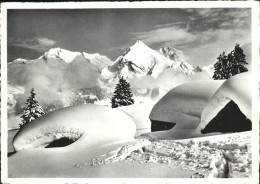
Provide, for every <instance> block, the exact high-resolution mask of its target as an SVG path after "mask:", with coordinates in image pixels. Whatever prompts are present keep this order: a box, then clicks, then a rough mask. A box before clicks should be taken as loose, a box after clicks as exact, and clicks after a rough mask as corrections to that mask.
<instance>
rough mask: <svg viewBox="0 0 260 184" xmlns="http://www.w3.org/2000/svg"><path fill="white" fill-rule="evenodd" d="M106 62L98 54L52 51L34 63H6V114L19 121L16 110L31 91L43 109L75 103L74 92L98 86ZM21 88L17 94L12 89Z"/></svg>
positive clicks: (104, 58)
mask: <svg viewBox="0 0 260 184" xmlns="http://www.w3.org/2000/svg"><path fill="white" fill-rule="evenodd" d="M102 61H104V63H103V62H102ZM109 62H110V60H109V59H108V58H107V57H105V56H101V55H99V54H93V55H92V54H87V53H80V52H71V51H68V50H65V49H60V48H54V49H51V50H50V51H48V52H46V53H45V54H44V55H43V56H41V57H39V58H37V59H34V60H24V59H20V58H19V59H16V60H14V61H13V62H10V63H8V66H7V69H8V84H9V86H8V96H9V98H8V104H9V106H8V108H9V110H8V111H9V113H11V112H12V113H13V114H12V115H11V114H10V117H11V116H17V118H15V120H19V119H20V118H19V116H20V115H19V114H16V113H18V112H21V111H20V110H18V111H17V110H15V109H22V106H23V105H24V103H25V100H26V98H27V97H28V96H27V95H28V93H27V92H28V91H30V90H31V89H32V88H34V89H35V91H36V96H37V99H38V100H39V103H40V104H41V105H42V106H43V107H44V108H46V109H52V110H53V109H55V108H60V107H63V106H68V105H70V104H76V103H78V102H77V101H78V100H79V99H78V97H77V96H78V95H77V94H74V93H73V92H74V91H76V90H78V89H85V88H87V89H90V88H92V87H95V86H97V85H99V75H100V70H102V69H103V67H105V66H107V63H109ZM20 87H21V88H23V89H24V90H23V91H22V93H19V95H16V94H15V91H14V90H12V89H15V88H20ZM46 95H47V96H48V98H46ZM90 96H91V95H90ZM73 100H75V102H72V101H73ZM80 100H81V101H82V100H83V99H80ZM13 123H14V124H17V125H18V124H19V123H16V122H13ZM11 127H13V126H12V125H11Z"/></svg>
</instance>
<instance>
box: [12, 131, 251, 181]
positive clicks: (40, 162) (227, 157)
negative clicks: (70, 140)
mask: <svg viewBox="0 0 260 184" xmlns="http://www.w3.org/2000/svg"><path fill="white" fill-rule="evenodd" d="M12 136H14V134H13V133H10V137H9V140H11V139H12ZM250 142H251V132H242V133H234V134H225V135H218V136H212V137H200V138H193V139H183V140H154V139H152V138H150V137H145V136H139V137H137V142H135V143H132V144H131V143H128V144H125V145H120V144H117V145H113V146H108V147H102V148H96V149H90V150H87V151H86V150H85V151H84V152H82V151H81V150H82V149H80V150H78V151H77V153H76V156H75V155H74V158H73V157H67V156H65V157H66V158H65V157H64V156H61V155H60V150H59V149H58V148H52V152H53V153H52V154H54V156H50V158H48V159H43V157H42V156H43V155H42V154H41V153H40V152H42V151H43V150H42V149H38V151H37V150H31V151H27V152H25V151H24V153H22V152H23V151H22V152H21V153H20V152H18V153H16V154H15V155H16V156H15V155H13V156H11V157H9V158H10V159H11V160H12V161H9V165H10V166H11V169H10V170H9V177H64V178H65V177H86V178H92V177H95V178H106V177H120V178H124V177H136V178H141V177H142V178H144V177H147V178H150V177H152V178H157V177H163V178H189V177H191V178H204V177H214V178H215V177H229V178H248V177H251V174H252V167H251V166H252V165H251V164H252V158H251V153H252V150H251V144H250ZM46 149H47V148H46ZM48 149H51V148H48ZM48 149H47V150H48ZM55 149H56V150H55ZM9 151H12V150H11V149H10V150H9ZM19 154H20V155H19ZM18 155H19V156H18ZM10 159H9V160H10ZM28 160H30V162H28ZM14 162H16V164H15V165H16V167H14V166H12V164H14ZM18 162H19V163H20V164H22V165H20V166H18V165H17V163H18ZM57 164H58V165H57ZM13 168H16V169H22V170H19V172H18V171H17V170H14V169H13ZM41 170H44V172H40V171H41Z"/></svg>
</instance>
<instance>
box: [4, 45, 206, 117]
mask: <svg viewBox="0 0 260 184" xmlns="http://www.w3.org/2000/svg"><path fill="white" fill-rule="evenodd" d="M210 70H211V68H207V67H205V68H200V67H194V66H192V65H190V64H189V63H187V62H186V60H185V56H184V54H183V53H182V52H181V51H180V50H177V49H175V48H172V47H163V48H160V49H158V50H153V49H151V48H149V47H148V46H147V45H145V44H144V43H143V42H141V41H136V43H135V44H134V45H132V46H131V47H130V48H128V49H126V51H125V52H124V53H122V54H121V55H120V56H119V57H118V58H117V59H116V60H115V61H111V60H110V59H109V58H107V57H106V56H103V55H100V54H98V53H94V54H89V53H86V52H73V51H69V50H65V49H62V48H53V49H50V50H49V51H47V52H45V53H44V54H43V55H42V56H40V57H38V58H36V59H33V60H26V59H22V58H18V59H15V60H14V61H13V62H10V63H8V104H9V105H8V112H9V113H11V114H12V115H11V116H13V115H19V113H20V112H21V110H22V107H23V105H24V103H25V100H26V98H27V97H28V95H29V91H30V90H31V89H32V88H34V89H35V91H36V95H37V96H36V98H37V99H38V100H39V102H40V104H41V105H42V106H43V107H44V108H45V109H47V111H49V110H54V109H57V108H61V107H63V106H69V105H77V104H82V103H94V102H96V101H101V100H109V99H110V97H111V95H112V94H113V91H114V87H115V85H116V83H117V82H118V76H123V77H125V78H126V79H127V80H128V81H129V82H130V83H131V87H132V90H133V93H134V95H137V96H142V97H145V98H153V97H155V98H158V97H159V95H163V94H165V93H166V92H167V90H169V89H170V88H172V87H173V86H176V85H178V84H180V83H183V82H185V81H191V80H193V79H194V78H195V80H198V78H199V79H201V76H202V77H204V78H205V76H206V79H210V77H209V75H208V74H207V72H209V73H210ZM206 71H207V72H206ZM200 73H203V75H201V76H198V75H197V76H196V74H200ZM165 86H166V87H165ZM17 113H18V114H17ZM9 115H10V114H9ZM18 119H19V118H18Z"/></svg>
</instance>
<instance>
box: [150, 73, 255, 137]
mask: <svg viewBox="0 0 260 184" xmlns="http://www.w3.org/2000/svg"><path fill="white" fill-rule="evenodd" d="M250 79H251V73H250V72H246V73H242V74H239V75H236V76H233V77H232V78H230V79H228V80H226V81H196V82H189V83H185V84H183V85H180V86H178V87H176V88H174V89H172V90H171V91H170V92H168V93H167V94H166V95H165V96H164V97H163V98H162V99H161V100H160V101H159V102H158V103H157V104H156V105H155V106H154V108H153V110H152V112H151V114H150V119H151V121H152V126H154V128H155V129H154V130H156V126H157V127H158V130H163V129H162V127H163V126H162V124H163V123H165V124H166V127H167V126H168V129H169V125H168V124H169V123H172V124H173V128H172V129H170V130H166V131H159V132H153V133H151V135H155V136H157V137H159V138H164V139H181V138H191V137H198V136H203V135H202V134H201V133H202V132H203V129H204V128H205V127H206V126H207V125H208V124H209V123H210V122H211V120H212V119H213V118H215V117H216V116H217V115H218V114H219V113H220V112H221V111H223V109H225V108H227V107H226V106H227V104H228V103H230V104H229V106H230V107H231V108H230V107H229V106H228V108H227V109H226V111H228V110H229V112H225V113H226V114H227V113H231V114H232V113H233V116H238V117H240V118H242V120H239V121H236V122H233V121H232V120H236V119H232V118H231V119H230V117H228V118H229V119H228V120H231V121H230V122H226V123H230V124H232V123H233V124H234V126H233V125H232V126H231V129H230V128H228V129H227V130H226V131H224V132H236V131H237V130H240V131H247V130H250V127H249V126H250V125H249V124H251V122H250V120H251V102H252V99H251V90H250V87H245V86H248V84H250V81H251V80H250ZM236 106H237V107H236ZM234 108H237V110H235V111H234V110H233V109H234ZM231 111H234V112H231ZM240 111H241V112H240ZM234 113H235V114H234ZM236 113H237V114H236ZM220 114H222V115H223V113H220ZM225 118H226V117H222V120H223V119H225ZM243 119H245V120H243ZM222 120H221V121H216V120H215V121H214V122H212V123H213V124H212V123H211V125H210V129H211V131H206V132H215V133H219V132H222V131H219V129H218V128H219V127H221V128H222V129H223V127H224V129H225V128H227V127H228V126H226V125H225V124H224V125H221V124H223V122H222ZM223 121H224V120H223ZM236 123H237V124H238V123H245V124H243V125H236ZM175 124H176V125H175ZM219 124H220V125H219ZM237 126H238V128H237ZM229 127H230V126H229ZM241 127H242V128H241ZM164 130H165V129H164ZM212 130H213V131H212ZM204 132H205V131H204Z"/></svg>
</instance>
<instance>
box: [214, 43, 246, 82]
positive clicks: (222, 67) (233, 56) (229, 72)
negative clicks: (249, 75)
mask: <svg viewBox="0 0 260 184" xmlns="http://www.w3.org/2000/svg"><path fill="white" fill-rule="evenodd" d="M246 64H248V63H247V62H246V59H245V54H244V53H243V49H242V48H241V47H240V46H239V44H236V46H235V49H234V50H233V51H231V52H230V53H229V54H228V55H227V56H226V55H225V52H223V54H220V55H219V57H218V58H217V62H216V63H215V65H214V69H215V71H214V75H213V78H214V79H215V80H217V79H228V78H230V77H232V76H234V75H237V74H239V73H242V72H246V71H248V69H247V68H246V67H245V65H246Z"/></svg>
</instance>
